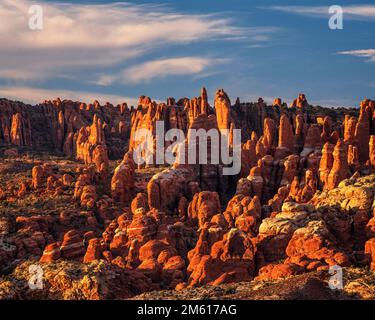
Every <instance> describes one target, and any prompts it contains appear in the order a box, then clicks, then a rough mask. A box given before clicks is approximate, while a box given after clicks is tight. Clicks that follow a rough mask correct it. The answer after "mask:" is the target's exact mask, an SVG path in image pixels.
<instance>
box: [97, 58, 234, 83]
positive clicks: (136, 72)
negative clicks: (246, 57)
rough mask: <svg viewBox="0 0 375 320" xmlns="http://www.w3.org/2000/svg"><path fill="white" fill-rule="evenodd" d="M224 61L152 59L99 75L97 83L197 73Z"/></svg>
mask: <svg viewBox="0 0 375 320" xmlns="http://www.w3.org/2000/svg"><path fill="white" fill-rule="evenodd" d="M225 62H228V60H227V59H212V58H203V57H178V58H169V59H158V60H152V61H147V62H144V63H141V64H138V65H135V66H132V67H129V68H127V69H124V70H123V71H121V72H120V73H118V74H116V75H104V76H101V77H100V78H99V80H98V81H97V84H100V85H104V86H106V85H110V84H112V83H113V82H114V81H118V82H121V83H140V82H145V81H150V80H152V79H154V78H164V77H166V76H179V75H199V74H202V73H203V71H205V72H206V71H208V70H210V69H211V70H212V68H213V67H214V66H216V65H218V64H220V63H225Z"/></svg>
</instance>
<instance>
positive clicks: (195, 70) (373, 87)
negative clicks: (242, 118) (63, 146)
mask: <svg viewBox="0 0 375 320" xmlns="http://www.w3.org/2000/svg"><path fill="white" fill-rule="evenodd" d="M35 3H36V4H39V5H41V6H42V8H43V10H44V25H43V30H41V31H32V30H30V29H29V28H28V19H29V16H28V8H29V7H30V5H31V4H35ZM330 5H341V6H343V8H344V29H343V30H330V29H329V28H328V19H329V15H328V7H329V6H330ZM0 41H1V43H2V44H3V45H2V46H1V47H0V96H2V97H8V98H12V99H19V100H23V101H26V102H32V103H35V102H40V101H42V100H43V99H45V98H48V99H50V98H54V97H57V96H60V97H61V98H71V99H74V100H83V101H85V102H90V101H92V100H93V99H94V98H97V99H98V100H99V101H100V102H102V103H104V102H105V101H110V102H112V103H118V102H120V101H127V102H128V103H129V104H134V103H135V101H136V99H137V97H138V96H140V95H148V96H150V97H151V98H153V99H155V100H158V101H163V100H165V99H166V98H167V97H168V96H174V97H176V98H179V97H184V96H187V97H192V96H196V95H198V94H199V90H200V87H202V86H205V87H206V88H207V89H208V92H209V98H210V99H211V100H212V97H213V95H214V93H215V90H216V89H217V88H224V89H225V90H226V91H227V92H228V94H229V96H230V97H231V99H232V100H233V101H234V100H235V98H236V97H237V96H238V97H240V99H241V101H254V100H256V99H257V97H259V96H261V97H263V98H264V99H265V100H266V101H267V102H272V100H273V98H275V97H281V98H282V99H283V100H285V101H286V102H288V103H290V102H291V100H292V99H293V98H295V97H296V96H297V95H298V93H299V92H304V93H305V94H306V96H307V98H308V100H309V101H310V103H313V104H320V105H326V106H358V105H359V102H360V100H362V99H363V98H366V97H367V98H374V96H375V94H374V93H375V77H374V75H375V5H374V4H371V3H370V2H361V1H340V2H332V3H330V2H328V1H317V0H314V1H249V0H231V1H226V0H225V1H224V0H222V1H221V0H200V1H198V0H189V1H177V0H176V1H171V0H165V1H161V0H159V1H156V0H147V1H127V2H126V3H121V4H119V3H118V2H112V1H74V4H68V3H67V2H66V1H36V2H33V1H28V0H17V1H13V0H0ZM4 44H5V45H4Z"/></svg>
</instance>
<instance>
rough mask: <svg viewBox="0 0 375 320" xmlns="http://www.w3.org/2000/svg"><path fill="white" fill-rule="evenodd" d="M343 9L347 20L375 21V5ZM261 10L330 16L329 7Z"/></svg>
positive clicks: (270, 8) (279, 7) (292, 7)
mask: <svg viewBox="0 0 375 320" xmlns="http://www.w3.org/2000/svg"><path fill="white" fill-rule="evenodd" d="M342 7H343V11H344V17H345V18H346V19H354V20H363V19H375V5H351V6H342ZM261 8H262V9H266V10H275V11H281V12H286V13H292V14H298V15H303V16H310V17H327V16H329V15H330V14H329V12H328V9H329V6H269V7H261Z"/></svg>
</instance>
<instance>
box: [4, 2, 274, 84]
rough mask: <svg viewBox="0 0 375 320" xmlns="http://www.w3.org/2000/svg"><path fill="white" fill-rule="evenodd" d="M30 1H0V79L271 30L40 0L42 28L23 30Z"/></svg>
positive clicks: (71, 71) (82, 68)
mask: <svg viewBox="0 0 375 320" xmlns="http://www.w3.org/2000/svg"><path fill="white" fill-rule="evenodd" d="M31 4H34V2H33V1H29V0H17V1H14V0H0V43H3V44H4V45H2V46H1V47H0V78H3V79H8V80H9V79H12V80H17V81H30V80H45V79H49V78H54V77H56V76H57V77H59V76H67V75H70V76H75V75H79V74H82V72H83V73H85V72H86V71H87V70H95V73H96V74H98V73H100V71H103V70H100V69H106V68H108V67H111V66H112V67H113V66H116V65H117V64H119V63H122V64H124V63H127V61H129V59H131V58H134V57H137V58H139V57H142V56H143V55H144V54H146V53H150V52H154V51H156V50H158V49H160V48H163V50H164V49H165V48H167V46H168V45H187V44H189V43H192V42H198V41H205V40H206V41H212V40H215V39H221V40H224V39H225V40H231V39H235V40H238V39H243V38H244V37H250V38H251V37H255V36H257V35H258V34H264V33H269V32H271V31H269V30H267V29H266V28H259V29H256V28H250V29H251V30H250V29H249V30H246V29H244V28H239V27H235V26H233V23H232V21H231V20H230V19H228V18H222V17H219V16H218V15H208V14H207V15H198V14H182V13H179V12H174V11H172V10H168V9H167V8H165V7H162V6H154V5H134V4H130V3H111V4H96V5H94V4H76V3H75V4H61V3H52V2H48V3H46V2H43V1H40V2H39V4H41V5H42V7H43V11H44V27H43V30H40V31H33V30H30V29H29V28H28V19H29V15H28V9H29V7H30V5H31ZM254 41H256V38H255V39H254ZM87 76H89V75H88V74H87ZM85 80H86V81H88V82H90V80H92V79H86V78H83V79H82V81H85ZM103 81H104V83H106V82H108V78H106V79H104V80H103Z"/></svg>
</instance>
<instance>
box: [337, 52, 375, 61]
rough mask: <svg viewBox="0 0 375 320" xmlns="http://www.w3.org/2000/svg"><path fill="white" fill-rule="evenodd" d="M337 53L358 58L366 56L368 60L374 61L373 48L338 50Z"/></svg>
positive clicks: (374, 53)
mask: <svg viewBox="0 0 375 320" xmlns="http://www.w3.org/2000/svg"><path fill="white" fill-rule="evenodd" d="M337 54H344V55H350V56H355V57H360V58H367V61H368V62H375V49H362V50H349V51H340V52H337Z"/></svg>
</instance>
